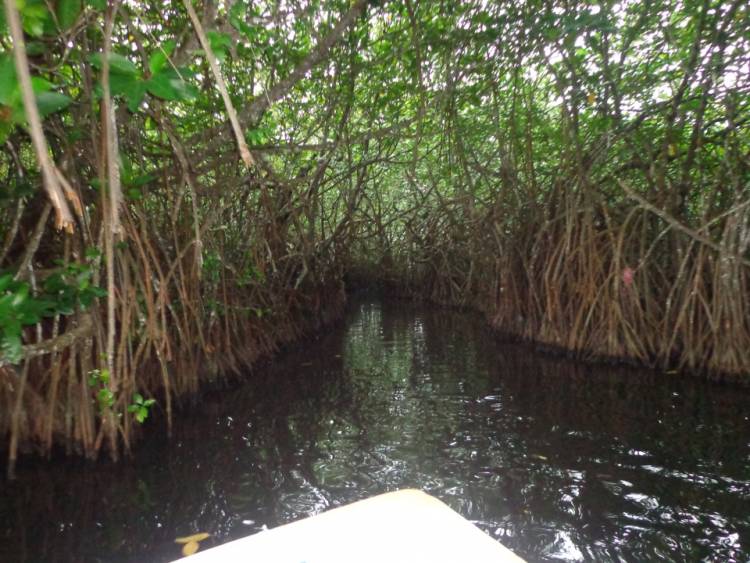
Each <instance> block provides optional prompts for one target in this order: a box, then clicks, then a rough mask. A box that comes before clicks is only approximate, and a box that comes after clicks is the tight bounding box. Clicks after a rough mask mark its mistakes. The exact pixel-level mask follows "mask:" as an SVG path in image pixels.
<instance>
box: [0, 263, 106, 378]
mask: <svg viewBox="0 0 750 563" xmlns="http://www.w3.org/2000/svg"><path fill="white" fill-rule="evenodd" d="M89 257H91V258H93V257H94V255H93V252H90V253H89ZM92 276H93V268H92V266H91V265H90V264H77V263H73V264H68V265H67V266H60V267H58V268H56V269H55V270H53V271H52V273H51V274H50V275H49V276H48V277H47V278H46V279H45V280H44V283H43V284H42V286H43V290H42V291H41V292H40V293H39V294H38V295H36V296H33V295H31V289H30V286H29V284H28V283H26V282H23V281H16V280H14V276H13V274H12V273H5V274H3V275H1V276H0V349H1V350H2V357H3V358H4V359H5V360H7V361H9V362H11V363H18V362H20V361H21V358H22V336H23V329H24V327H27V326H33V325H35V324H37V323H39V322H41V321H42V319H44V318H49V317H53V316H55V315H72V314H73V313H74V312H75V309H76V307H80V308H81V309H86V308H87V307H89V306H91V304H92V303H93V302H94V300H95V299H96V298H98V297H104V296H105V295H106V291H105V290H104V289H102V288H100V287H97V286H96V285H94V284H93V283H92Z"/></svg>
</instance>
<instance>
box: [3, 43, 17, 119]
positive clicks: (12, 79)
mask: <svg viewBox="0 0 750 563" xmlns="http://www.w3.org/2000/svg"><path fill="white" fill-rule="evenodd" d="M17 98H18V79H17V78H16V66H15V64H14V63H13V57H11V56H10V54H9V53H3V54H1V55H0V104H3V105H6V106H11V105H13V102H14V99H17Z"/></svg>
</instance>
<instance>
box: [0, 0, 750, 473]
mask: <svg viewBox="0 0 750 563" xmlns="http://www.w3.org/2000/svg"><path fill="white" fill-rule="evenodd" d="M748 37H750V14H748V7H747V5H746V3H744V2H742V1H740V0H735V1H728V0H715V1H709V0H701V1H694V0H658V1H654V2H648V3H641V2H635V1H630V0H624V1H620V2H615V1H611V0H603V1H600V2H582V1H576V0H573V1H570V2H567V1H566V2H558V1H557V0H525V1H523V2H484V1H481V0H470V1H465V2H451V1H449V0H405V1H403V2H396V1H380V2H372V1H370V2H368V1H365V0H355V1H353V2H349V1H343V0H323V1H320V2H317V1H316V2H312V1H310V0H284V1H281V0H261V1H255V2H249V1H247V0H234V1H225V2H220V1H218V0H202V1H200V2H197V3H192V2H191V0H185V1H184V2H176V1H175V2H171V3H166V4H165V5H164V6H159V7H158V8H156V7H154V6H152V5H151V4H149V3H141V2H135V1H133V2H117V1H115V2H104V1H89V2H80V1H74V0H59V1H57V2H44V1H41V0H39V1H37V0H27V2H25V3H24V4H23V5H20V4H16V3H15V2H12V1H8V0H6V1H5V2H4V14H3V17H2V18H0V49H1V51H0V83H1V84H0V140H1V141H2V146H1V147H0V188H1V193H0V208H1V209H2V213H1V214H0V345H1V346H2V348H1V350H2V351H1V355H0V433H1V434H2V436H3V439H2V443H3V449H4V450H6V451H7V459H8V470H9V472H10V473H12V471H13V466H14V464H15V461H16V459H17V457H18V455H19V452H21V451H37V452H41V453H47V454H48V453H50V452H51V451H52V450H53V448H55V447H60V448H62V449H64V450H66V451H68V452H75V453H79V454H82V455H85V456H88V457H95V456H97V455H98V453H99V452H100V451H102V450H106V451H107V452H108V453H109V455H110V456H112V457H113V458H117V457H118V456H119V455H121V454H122V452H127V451H129V449H130V447H131V444H132V443H133V441H134V439H135V438H136V437H137V434H138V433H139V431H140V429H139V428H140V426H139V423H140V422H142V421H143V419H144V418H145V417H146V416H147V415H148V412H149V409H158V410H160V411H163V413H164V415H165V416H164V419H165V420H166V421H167V422H166V424H167V426H169V424H171V420H172V417H173V411H174V409H175V408H176V407H177V406H178V405H179V404H180V402H181V401H182V400H183V397H186V396H189V395H191V394H194V393H196V392H197V391H198V390H199V388H200V386H201V384H203V383H204V382H210V381H214V380H216V379H218V378H221V377H224V376H225V375H226V374H230V373H237V374H241V373H243V372H244V371H245V370H246V369H247V367H248V366H249V365H250V364H252V363H253V362H254V361H256V360H257V359H258V358H259V357H261V356H264V355H268V354H272V353H273V352H274V351H276V350H277V349H278V348H279V347H280V346H282V345H284V344H287V343H290V342H292V341H293V340H295V339H296V338H299V337H300V336H301V335H302V334H303V333H305V332H306V331H310V330H315V329H317V328H320V327H321V326H323V325H324V324H325V323H328V322H331V321H333V320H334V319H335V318H337V316H338V315H339V314H340V312H341V310H342V308H343V305H344V302H345V297H346V292H345V283H344V280H345V279H347V280H349V281H351V282H353V283H357V284H358V283H373V282H375V283H379V284H381V285H385V286H386V287H390V288H394V289H396V290H398V291H399V292H402V293H408V294H411V295H414V296H420V297H423V298H427V299H430V300H433V301H435V302H439V303H446V304H451V305H460V306H471V307H474V308H477V309H479V310H481V311H482V312H484V313H485V314H486V316H487V318H488V320H489V322H490V323H491V324H492V325H493V326H494V327H495V328H497V329H498V330H500V331H503V332H506V333H509V334H512V335H516V336H518V337H522V338H525V339H530V340H535V341H537V342H540V343H542V344H544V345H548V346H551V347H555V348H560V349H564V350H567V351H570V352H572V353H574V354H576V355H578V356H581V357H584V358H619V359H630V360H633V361H636V362H638V363H640V364H644V365H648V366H653V367H658V368H660V369H663V370H678V371H684V372H696V373H703V374H709V375H721V376H732V377H735V378H738V379H742V378H744V377H747V374H748V372H750V303H749V302H748V299H749V298H750V250H749V247H750V134H749V131H750V128H749V127H748V124H749V122H750V56H748V52H750V40H748ZM152 399H155V402H154V401H153V400H152Z"/></svg>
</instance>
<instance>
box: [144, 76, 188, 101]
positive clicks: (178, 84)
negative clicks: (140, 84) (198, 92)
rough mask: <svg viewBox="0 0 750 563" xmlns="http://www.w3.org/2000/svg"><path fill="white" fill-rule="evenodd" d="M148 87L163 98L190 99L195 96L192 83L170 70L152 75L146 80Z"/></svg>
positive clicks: (158, 96) (171, 99)
mask: <svg viewBox="0 0 750 563" xmlns="http://www.w3.org/2000/svg"><path fill="white" fill-rule="evenodd" d="M146 87H147V89H148V91H149V92H150V93H151V94H153V95H154V96H156V97H157V98H161V99H162V100H168V101H174V100H190V99H193V98H194V97H195V92H194V90H193V88H192V87H191V85H190V84H188V83H187V82H185V81H184V80H182V79H181V78H180V77H178V76H175V75H174V73H173V72H170V71H164V72H160V73H159V74H156V75H154V76H152V77H151V78H150V79H149V80H148V81H147V82H146Z"/></svg>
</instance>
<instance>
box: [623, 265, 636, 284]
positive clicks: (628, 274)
mask: <svg viewBox="0 0 750 563" xmlns="http://www.w3.org/2000/svg"><path fill="white" fill-rule="evenodd" d="M634 274H635V272H633V268H631V267H630V266H625V268H623V270H622V283H624V284H625V287H630V286H631V285H633V275H634Z"/></svg>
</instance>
